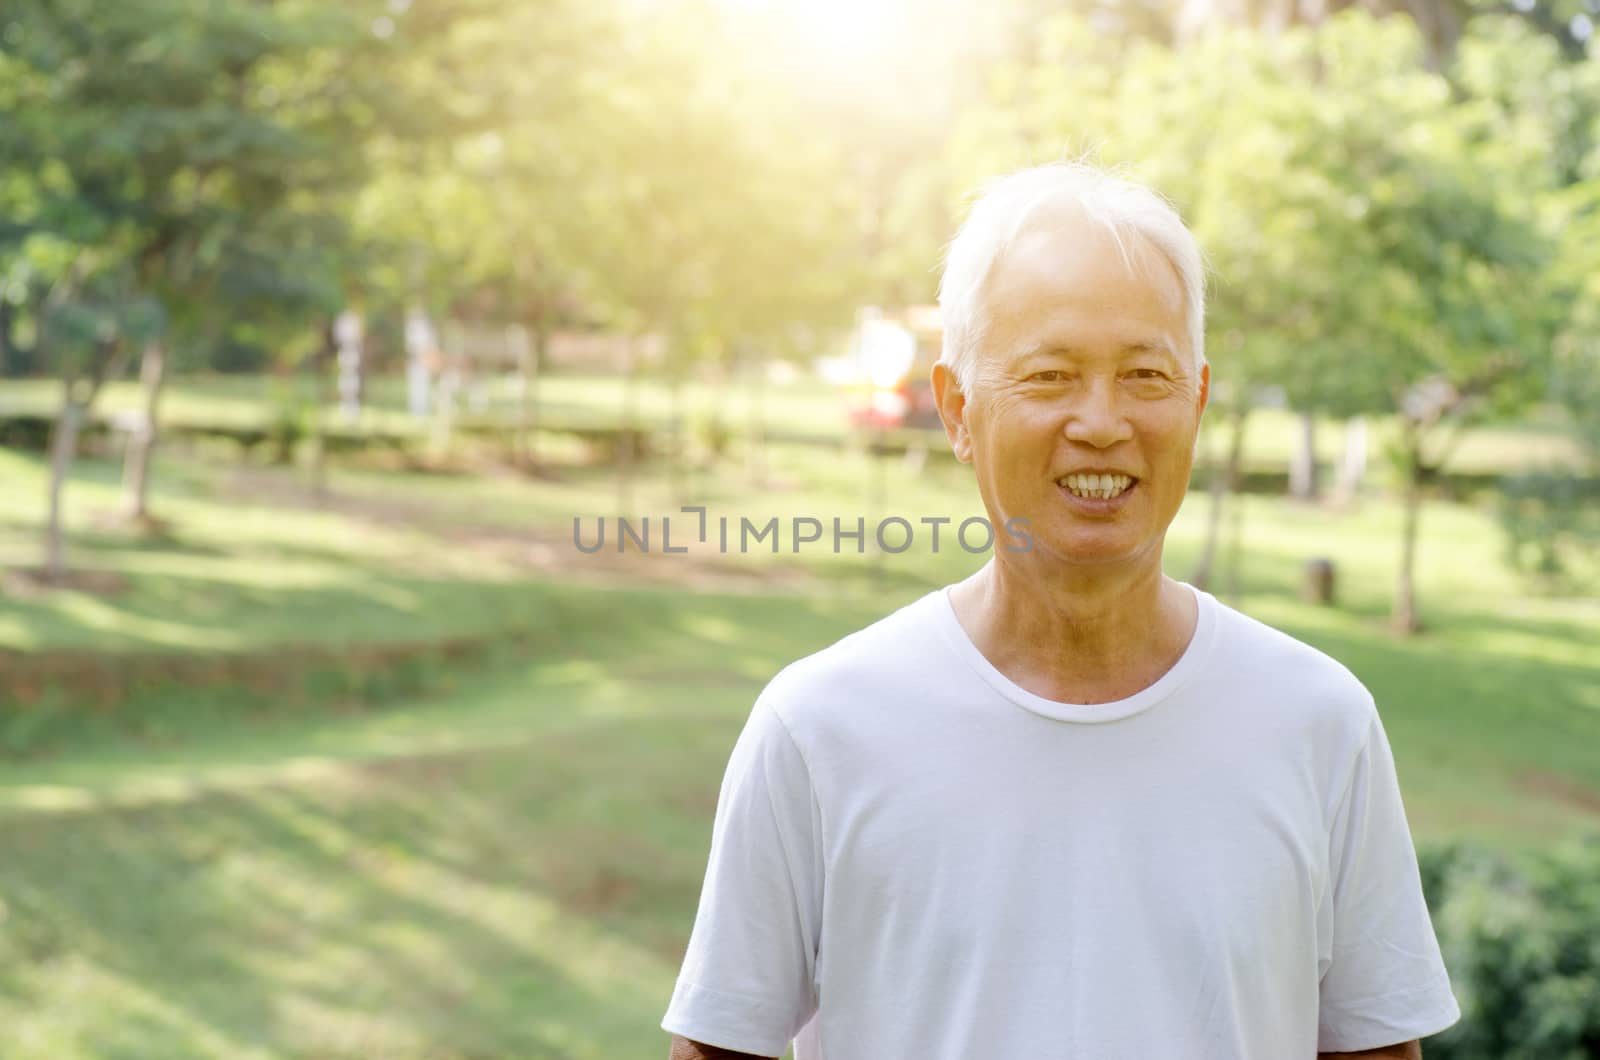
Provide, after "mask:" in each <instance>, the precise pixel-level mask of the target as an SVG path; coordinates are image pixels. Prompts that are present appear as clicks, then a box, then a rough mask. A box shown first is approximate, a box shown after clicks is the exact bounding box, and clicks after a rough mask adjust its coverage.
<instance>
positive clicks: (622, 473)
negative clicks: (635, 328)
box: [616, 335, 639, 517]
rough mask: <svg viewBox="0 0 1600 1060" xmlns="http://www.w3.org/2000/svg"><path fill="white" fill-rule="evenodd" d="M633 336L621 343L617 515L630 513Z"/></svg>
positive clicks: (634, 420)
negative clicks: (621, 370)
mask: <svg viewBox="0 0 1600 1060" xmlns="http://www.w3.org/2000/svg"><path fill="white" fill-rule="evenodd" d="M637 342H638V339H637V337H635V336H633V335H629V336H628V338H627V340H626V342H625V343H624V344H623V358H624V359H625V363H624V365H623V375H622V430H621V432H620V433H619V434H618V435H617V449H616V454H617V515H618V516H619V517H621V516H624V515H631V514H633V458H634V452H633V450H634V435H635V433H636V432H637V428H638V422H639V413H638V401H639V394H638V379H637V376H638V373H639V363H638V357H637V356H636V352H637V351H636V350H635V346H636V344H637Z"/></svg>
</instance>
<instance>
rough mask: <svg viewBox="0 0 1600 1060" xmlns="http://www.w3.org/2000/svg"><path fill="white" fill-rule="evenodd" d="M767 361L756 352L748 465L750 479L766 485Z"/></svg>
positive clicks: (751, 397) (751, 398)
mask: <svg viewBox="0 0 1600 1060" xmlns="http://www.w3.org/2000/svg"><path fill="white" fill-rule="evenodd" d="M766 382H767V361H766V358H764V357H762V356H761V355H760V354H759V353H758V354H755V358H754V365H753V368H752V375H751V377H750V440H749V446H750V448H749V451H748V453H749V455H748V458H747V459H748V467H749V473H750V481H751V482H753V483H754V484H755V485H757V486H765V485H766V480H767V405H766Z"/></svg>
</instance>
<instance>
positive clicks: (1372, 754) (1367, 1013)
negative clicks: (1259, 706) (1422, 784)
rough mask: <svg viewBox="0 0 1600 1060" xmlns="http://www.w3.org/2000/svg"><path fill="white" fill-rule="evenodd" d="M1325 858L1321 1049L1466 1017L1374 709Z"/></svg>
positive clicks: (1368, 1042) (1372, 1044)
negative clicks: (1437, 933)
mask: <svg viewBox="0 0 1600 1060" xmlns="http://www.w3.org/2000/svg"><path fill="white" fill-rule="evenodd" d="M1328 866H1329V887H1328V892H1329V893H1328V894H1325V895H1324V899H1323V907H1322V910H1321V912H1322V916H1323V917H1324V919H1325V926H1326V927H1327V931H1326V933H1325V934H1324V936H1323V937H1324V939H1325V940H1327V941H1325V942H1324V944H1323V951H1322V969H1321V971H1322V986H1321V1006H1320V1016H1319V1020H1318V1032H1317V1049H1318V1050H1319V1051H1321V1052H1354V1051H1358V1050H1362V1049H1375V1048H1378V1047H1380V1046H1384V1045H1393V1044H1395V1043H1397V1042H1406V1041H1410V1040H1412V1039H1414V1038H1423V1037H1426V1036H1428V1035H1430V1034H1437V1033H1438V1032H1439V1031H1442V1030H1444V1029H1445V1028H1446V1027H1449V1026H1450V1025H1451V1024H1453V1023H1455V1022H1456V1020H1458V1019H1460V1018H1461V1010H1460V1008H1459V1007H1458V1006H1457V1004H1456V999H1455V996H1454V994H1453V993H1452V992H1451V990H1450V979H1449V976H1448V975H1447V973H1446V971H1445V967H1444V960H1443V958H1442V957H1441V956H1440V953H1439V941H1438V939H1437V937H1436V936H1435V935H1434V931H1433V924H1432V921H1431V920H1430V919H1429V917H1428V907H1427V903H1426V902H1425V901H1424V899H1423V894H1422V879H1421V875H1420V873H1419V872H1418V870H1417V855H1416V849H1415V847H1414V846H1413V845H1412V841H1411V830H1410V828H1409V827H1408V826H1407V824H1406V815H1405V809H1404V807H1403V806H1402V804H1401V800H1400V784H1399V781H1398V779H1397V777H1396V775H1395V767H1394V756H1393V754H1392V752H1391V751H1390V748H1389V740H1388V736H1387V735H1386V734H1385V733H1384V730H1383V724H1382V722H1381V721H1380V720H1379V718H1378V715H1377V712H1376V711H1373V713H1372V717H1371V721H1370V723H1369V725H1368V728H1367V734H1366V740H1365V742H1364V744H1363V746H1362V749H1361V751H1360V753H1359V754H1358V755H1357V756H1356V759H1355V762H1354V765H1353V767H1352V768H1351V769H1350V771H1349V779H1348V784H1347V785H1346V787H1345V791H1344V794H1343V796H1342V798H1341V800H1340V802H1339V804H1338V807H1337V810H1336V812H1335V814H1334V817H1333V827H1332V830H1331V834H1330V845H1329V861H1328Z"/></svg>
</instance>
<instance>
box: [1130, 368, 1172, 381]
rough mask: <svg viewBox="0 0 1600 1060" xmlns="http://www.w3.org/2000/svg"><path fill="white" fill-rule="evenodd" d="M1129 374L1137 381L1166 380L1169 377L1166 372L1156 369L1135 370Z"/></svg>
mask: <svg viewBox="0 0 1600 1060" xmlns="http://www.w3.org/2000/svg"><path fill="white" fill-rule="evenodd" d="M1128 374H1129V375H1131V376H1133V377H1134V378H1135V379H1165V378H1166V377H1167V374H1166V373H1165V372H1163V371H1160V370H1159V369H1156V368H1135V369H1134V370H1133V371H1132V372H1130V373H1128Z"/></svg>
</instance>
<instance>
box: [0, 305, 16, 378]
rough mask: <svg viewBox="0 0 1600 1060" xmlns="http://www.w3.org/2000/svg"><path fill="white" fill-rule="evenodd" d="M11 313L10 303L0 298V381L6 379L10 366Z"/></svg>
mask: <svg viewBox="0 0 1600 1060" xmlns="http://www.w3.org/2000/svg"><path fill="white" fill-rule="evenodd" d="M12 313H13V310H12V308H11V303H10V302H8V301H6V300H5V299H4V298H0V379H4V378H5V377H6V375H7V374H8V372H9V369H10V365H11V350H12V346H11V323H12V320H13V319H14V318H13V316H12Z"/></svg>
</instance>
